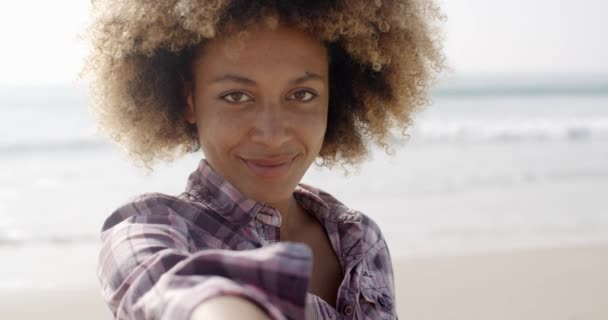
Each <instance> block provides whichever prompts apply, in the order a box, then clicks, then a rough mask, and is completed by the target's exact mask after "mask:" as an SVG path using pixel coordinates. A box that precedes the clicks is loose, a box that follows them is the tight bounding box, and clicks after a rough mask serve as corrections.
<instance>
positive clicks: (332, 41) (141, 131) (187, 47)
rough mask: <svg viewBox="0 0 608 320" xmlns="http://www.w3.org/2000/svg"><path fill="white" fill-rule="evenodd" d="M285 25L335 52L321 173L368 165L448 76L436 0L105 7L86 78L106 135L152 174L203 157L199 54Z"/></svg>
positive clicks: (107, 3)
mask: <svg viewBox="0 0 608 320" xmlns="http://www.w3.org/2000/svg"><path fill="white" fill-rule="evenodd" d="M277 19H280V20H281V21H285V22H286V23H288V24H289V25H291V26H295V27H297V28H299V29H301V30H304V31H307V32H310V33H311V34H313V35H315V36H316V37H317V38H318V39H319V40H321V41H323V42H324V43H325V44H326V46H327V48H328V54H329V61H330V70H329V74H330V98H329V111H328V112H329V113H328V124H327V131H326V134H325V137H324V141H323V146H322V148H321V152H320V154H319V156H320V158H321V159H322V165H333V164H356V163H358V162H360V160H362V159H363V158H364V157H365V156H366V155H367V154H368V141H371V142H375V143H377V144H379V145H381V146H383V147H385V149H386V148H388V147H389V140H390V139H389V138H390V136H391V131H392V130H393V129H401V132H402V133H403V134H405V131H406V129H407V128H408V127H409V125H410V124H411V123H412V113H413V112H414V111H416V110H418V109H420V108H421V107H422V106H424V105H427V104H429V102H430V98H429V88H430V87H431V86H432V85H433V84H434V82H435V80H436V78H437V76H438V75H439V73H440V72H441V71H442V69H443V68H445V67H446V66H445V57H444V55H443V53H442V50H443V47H442V41H441V40H442V36H441V33H440V28H439V26H438V23H437V22H439V21H444V20H445V16H444V15H443V14H442V13H441V12H440V9H439V8H438V7H437V6H436V5H435V3H434V1H433V0H375V1H374V0H333V1H331V0H325V1H323V0H162V1H161V0H157V1H151V0H96V1H94V2H93V9H92V23H91V24H90V26H89V27H88V28H87V30H86V31H85V32H86V34H85V36H86V37H88V38H89V39H90V41H91V44H92V45H91V51H90V55H89V56H88V58H87V60H86V62H85V66H84V68H83V70H82V72H81V75H82V76H84V77H86V76H89V77H90V97H91V108H92V110H93V111H94V113H95V114H96V117H97V120H98V125H99V129H101V131H103V132H105V133H106V134H108V135H109V136H110V137H111V138H112V139H113V140H115V141H116V142H117V143H119V144H120V145H121V146H123V147H124V148H125V149H126V150H127V152H128V154H129V155H130V156H131V157H132V158H133V159H134V160H136V162H137V163H141V164H143V165H144V166H145V167H147V168H148V169H151V168H152V166H153V164H154V163H155V161H156V160H164V161H172V160H174V159H175V158H176V157H180V156H182V155H184V154H185V153H188V152H195V151H197V150H199V149H200V145H199V143H198V137H197V130H196V127H195V125H193V124H189V123H188V122H187V121H186V120H185V118H184V112H185V108H186V102H185V97H184V95H183V92H184V91H183V89H184V88H182V86H183V85H184V84H185V83H187V82H184V81H183V80H184V79H186V80H187V79H189V78H191V77H192V73H191V62H192V60H193V59H194V57H195V54H196V50H197V49H198V48H200V47H201V46H204V44H205V42H206V41H208V40H210V39H213V38H215V37H217V36H218V35H223V34H234V33H239V32H246V30H247V28H248V27H249V26H252V25H253V24H255V23H256V22H260V21H269V20H275V21H276V20H277Z"/></svg>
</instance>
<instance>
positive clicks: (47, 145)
mask: <svg viewBox="0 0 608 320" xmlns="http://www.w3.org/2000/svg"><path fill="white" fill-rule="evenodd" d="M107 147H108V144H107V143H106V142H104V141H102V140H96V139H73V140H51V141H44V140H41V141H23V142H13V143H11V144H8V145H2V144H0V155H23V154H32V153H49V152H74V151H82V150H90V149H103V148H107Z"/></svg>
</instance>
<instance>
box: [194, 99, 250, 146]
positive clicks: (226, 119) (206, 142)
mask: <svg viewBox="0 0 608 320" xmlns="http://www.w3.org/2000/svg"><path fill="white" fill-rule="evenodd" d="M201 111H202V112H200V113H199V114H198V119H197V120H198V121H197V123H198V124H199V127H198V134H199V140H200V142H201V146H202V147H203V149H206V150H204V151H206V153H208V152H214V153H221V152H225V151H227V150H230V149H231V148H233V147H234V146H236V145H237V144H238V142H239V140H240V137H241V136H242V130H243V128H244V126H243V125H239V121H238V119H237V118H235V117H234V115H231V114H228V113H226V112H221V111H219V110H216V109H214V108H213V107H212V106H210V107H208V108H206V109H201Z"/></svg>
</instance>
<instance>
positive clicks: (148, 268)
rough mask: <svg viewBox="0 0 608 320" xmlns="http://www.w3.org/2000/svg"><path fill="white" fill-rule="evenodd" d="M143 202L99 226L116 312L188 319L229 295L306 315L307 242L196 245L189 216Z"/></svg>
mask: <svg viewBox="0 0 608 320" xmlns="http://www.w3.org/2000/svg"><path fill="white" fill-rule="evenodd" d="M143 207H144V208H147V209H144V210H142V209H141V208H142V205H141V204H140V205H131V206H125V207H122V208H121V209H119V210H121V212H120V215H122V216H129V215H130V214H131V213H130V212H128V211H129V210H132V211H137V212H133V213H132V214H133V215H132V216H130V217H128V218H126V219H124V220H122V221H121V222H119V223H117V224H115V225H114V226H112V227H111V228H108V229H105V230H104V231H102V234H101V239H102V246H101V251H100V254H99V260H98V267H97V275H98V278H99V281H100V283H101V287H102V295H103V298H104V299H105V301H106V302H107V304H108V306H109V308H110V310H111V311H112V313H113V315H114V317H115V319H117V320H122V319H146V320H148V319H150V320H155V319H172V320H173V319H174V320H181V319H184V320H188V319H189V318H190V316H191V313H192V311H193V310H194V309H195V308H196V307H197V306H198V305H200V304H201V303H202V302H203V301H205V300H207V299H210V298H213V297H217V296H223V295H233V296H239V297H242V298H245V299H247V300H249V301H251V302H253V303H255V304H256V305H258V306H259V307H260V308H261V309H262V310H263V311H265V312H266V313H267V314H268V316H269V317H270V318H271V319H304V317H305V308H306V294H307V290H308V280H309V277H310V272H311V269H312V252H311V251H310V248H309V247H308V246H306V245H304V244H299V243H293V242H279V243H275V244H272V245H268V246H265V247H262V248H257V249H250V250H241V251H234V250H225V249H213V248H209V249H203V250H199V251H195V252H191V251H192V249H191V246H189V239H190V236H191V235H190V233H189V231H188V230H189V228H188V227H189V226H188V224H189V223H190V222H189V221H187V220H186V219H184V218H183V217H181V216H180V215H178V214H177V213H175V212H173V211H172V210H169V209H167V208H165V210H158V206H156V207H155V208H156V210H152V209H151V208H153V207H146V206H143ZM142 211H143V212H142ZM114 216H115V215H114Z"/></svg>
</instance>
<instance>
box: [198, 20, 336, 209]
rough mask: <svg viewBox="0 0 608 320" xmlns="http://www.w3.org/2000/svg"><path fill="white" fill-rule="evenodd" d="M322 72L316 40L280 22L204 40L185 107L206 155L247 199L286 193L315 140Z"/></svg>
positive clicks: (322, 112)
mask: <svg viewBox="0 0 608 320" xmlns="http://www.w3.org/2000/svg"><path fill="white" fill-rule="evenodd" d="M328 72H329V71H328V61H327V51H326V48H325V47H324V45H323V44H322V43H321V42H320V41H319V40H317V39H315V38H314V37H312V36H310V35H309V34H307V33H305V32H303V31H299V30H296V29H293V28H289V27H286V26H278V27H277V28H275V29H274V30H273V29H269V28H266V27H260V28H259V29H256V30H251V33H250V34H249V36H248V37H247V38H245V39H239V40H236V39H233V38H227V39H215V40H212V41H210V42H208V43H207V44H206V45H205V47H204V48H203V49H202V51H201V52H200V54H199V55H198V57H197V59H196V60H195V62H194V65H193V74H194V87H193V91H192V92H190V93H189V94H188V105H189V109H188V112H187V114H186V119H187V120H188V121H189V122H190V123H196V124H197V128H198V135H199V140H200V144H201V148H202V149H203V152H204V154H205V157H206V158H207V161H208V162H209V163H210V164H211V166H212V167H213V168H214V169H215V170H216V171H218V172H219V173H220V174H221V175H222V176H224V177H225V178H226V179H227V180H228V181H229V182H230V183H231V184H233V185H234V186H235V187H236V188H237V189H238V190H239V191H241V192H242V193H244V194H245V195H246V196H248V197H249V198H251V199H254V200H256V201H259V202H264V203H271V204H272V203H275V202H278V201H282V200H285V199H288V198H289V197H290V196H291V194H292V192H293V190H294V188H295V187H296V185H297V184H298V182H299V181H300V179H301V178H302V176H303V175H304V173H305V172H306V170H307V169H308V167H309V166H310V165H311V163H312V162H313V161H314V159H315V158H316V157H317V156H318V154H319V151H320V149H321V146H322V144H323V137H324V135H325V129H326V126H327V111H328V101H329V82H328V76H329V75H328Z"/></svg>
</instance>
